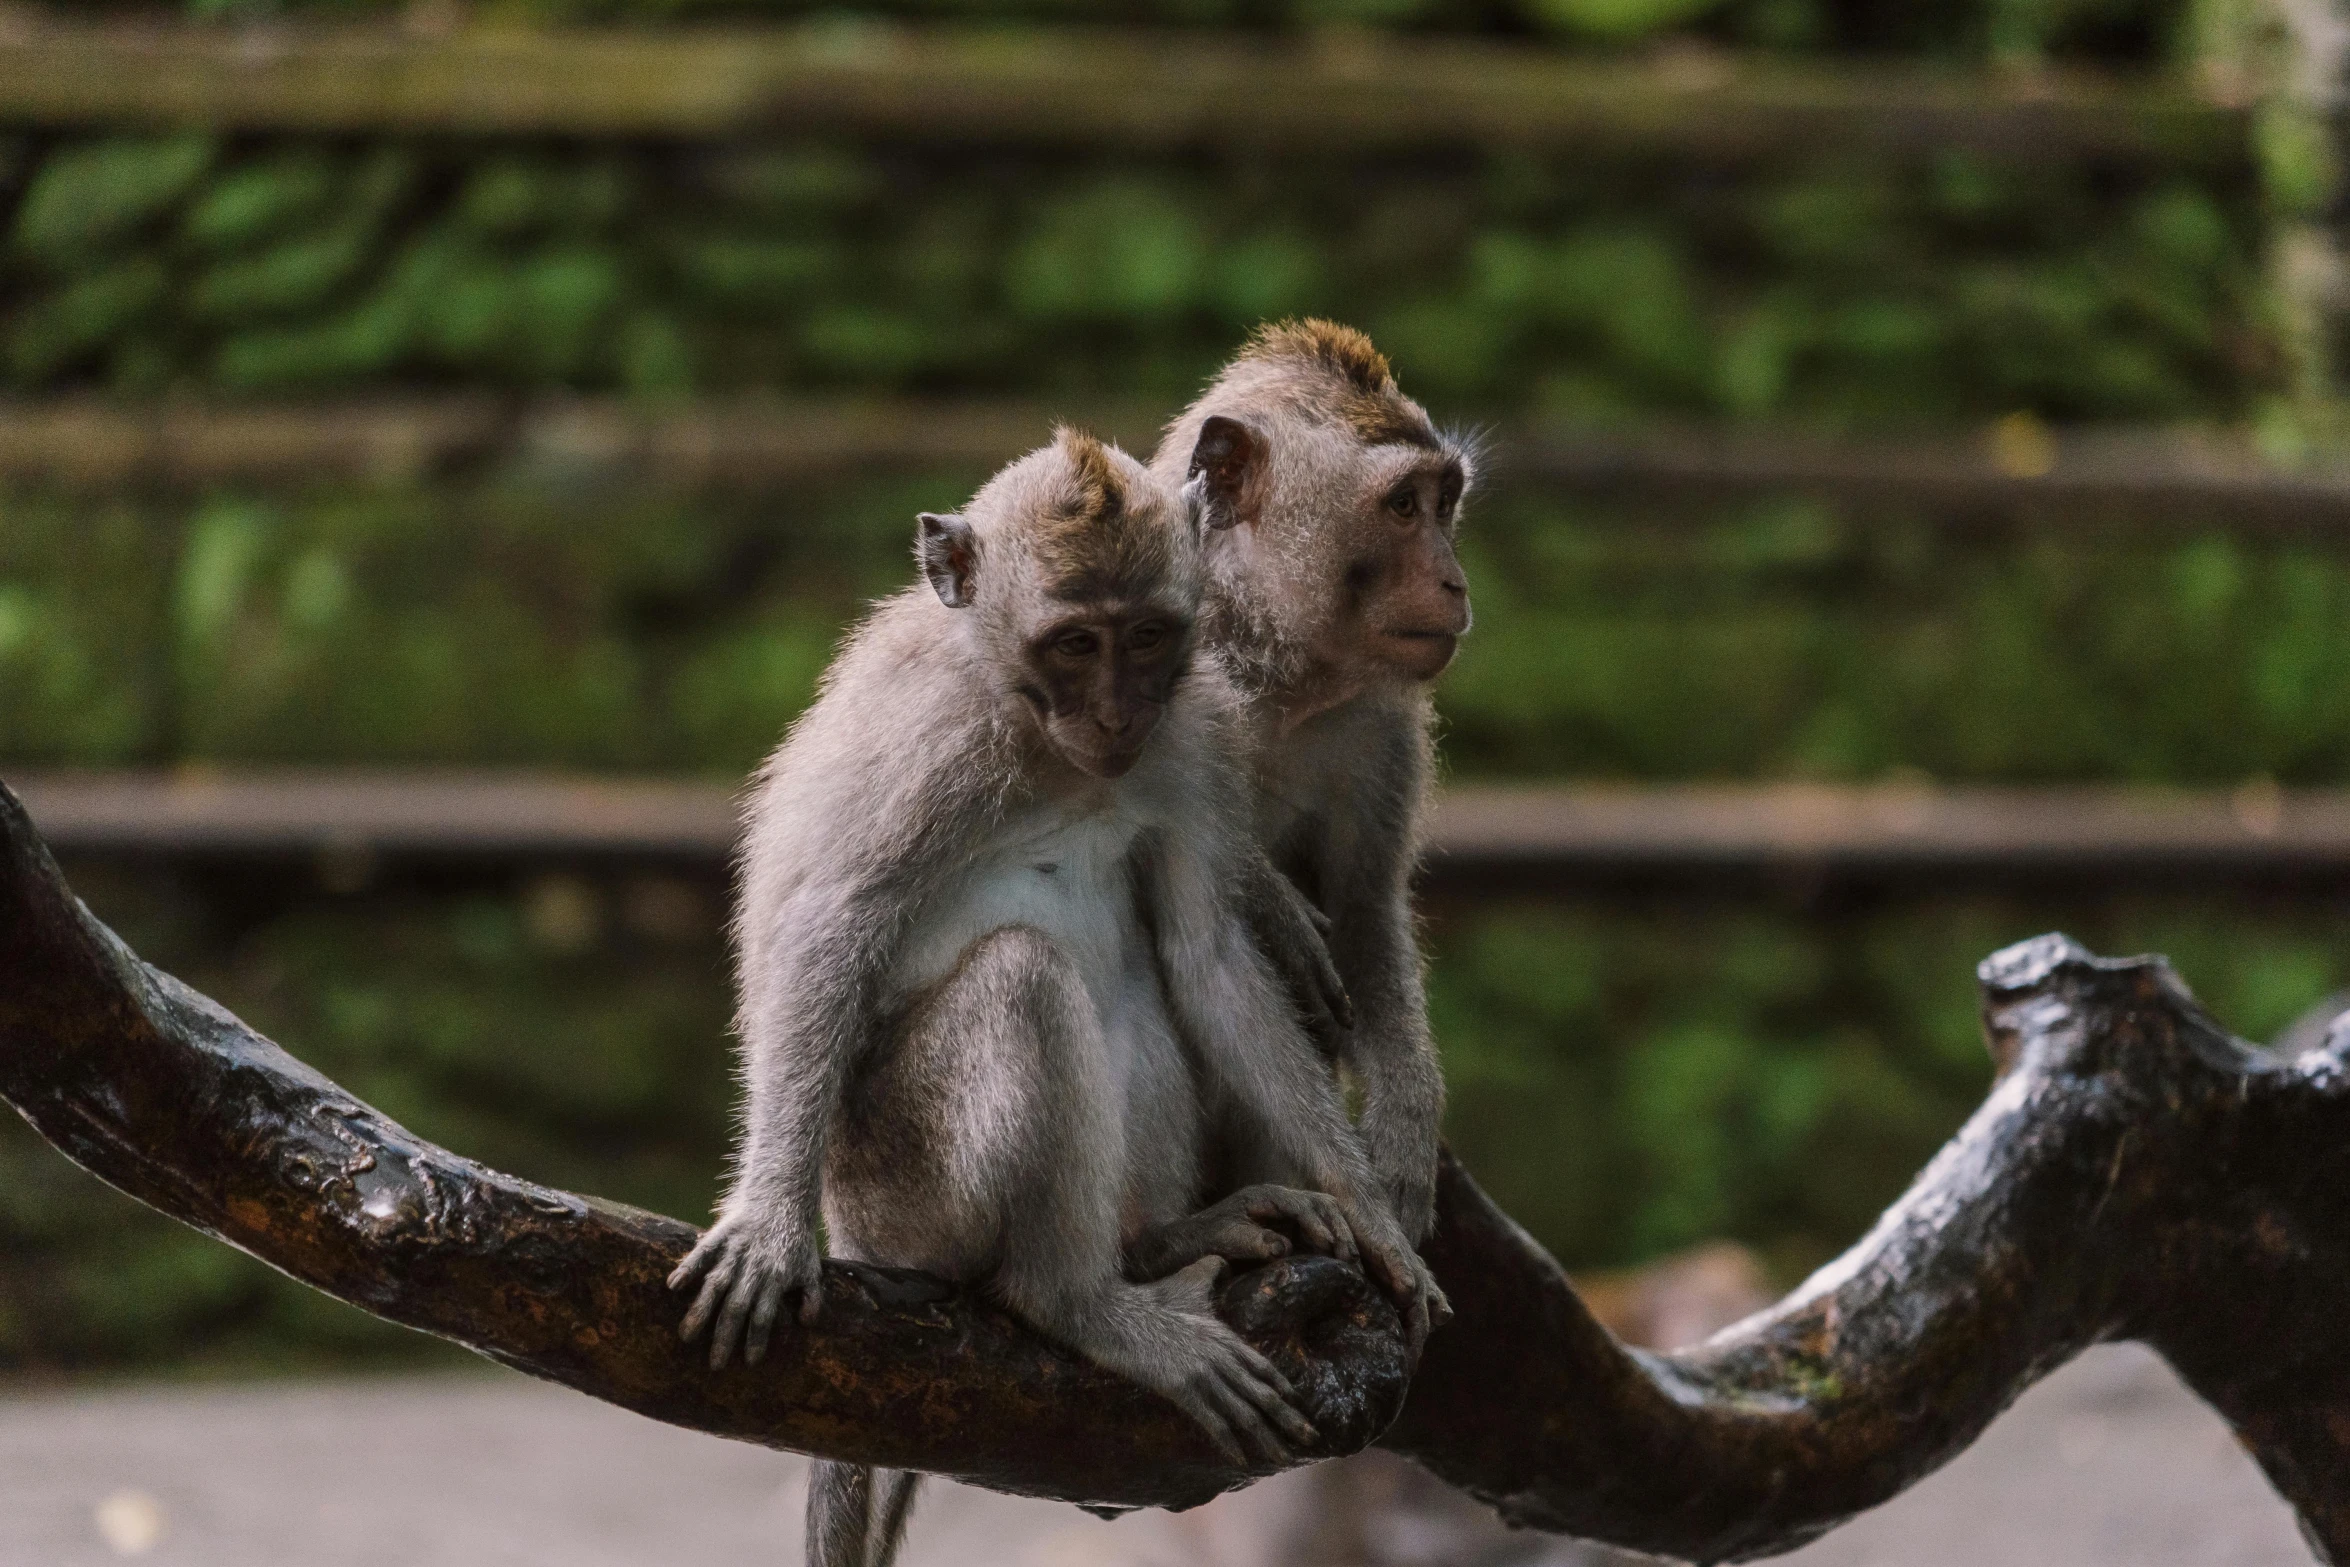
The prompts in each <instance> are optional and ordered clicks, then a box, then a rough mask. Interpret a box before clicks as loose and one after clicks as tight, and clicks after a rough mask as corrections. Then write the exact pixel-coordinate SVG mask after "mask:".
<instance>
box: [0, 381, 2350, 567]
mask: <svg viewBox="0 0 2350 1567" xmlns="http://www.w3.org/2000/svg"><path fill="white" fill-rule="evenodd" d="M1166 412H1167V411H1166V410H1164V409H1160V408H1150V407H1142V406H1115V405H1110V406H1105V405H1102V404H1099V403H1086V404H1084V405H1083V406H1077V405H1074V404H1055V403H1051V402H1046V401H1041V400H1039V401H1021V400H1016V399H990V400H975V401H964V402H941V401H886V402H885V401H874V400H863V401H858V400H831V401H824V400H815V399H790V400H784V399H748V400H743V401H737V402H710V403H703V404H698V405H691V406H687V407H684V408H677V407H664V408H639V407H632V406H631V405H629V404H626V403H623V402H619V401H609V400H588V399H582V400H560V401H547V402H539V403H515V402H510V401H502V400H500V399H498V398H495V397H488V396H467V395H458V396H453V397H447V398H441V399H433V400H420V401H410V402H388V401H378V402H369V403H357V404H345V405H340V406H337V405H333V404H289V405H285V406H276V407H272V406H247V405H237V404H209V405H208V404H203V403H179V402H167V403H157V404H148V405H138V404H122V403H109V402H101V401H96V400H69V401H55V402H29V403H28V402H19V403H6V402H0V484H28V485H38V486H56V487H62V488H65V489H86V490H94V491H101V492H112V491H118V490H121V489H123V488H125V487H130V486H136V487H148V488H153V487H162V488H182V489H201V488H204V487H207V486H211V485H221V484H246V483H253V484H264V485H281V486H283V485H309V484H316V483H321V482H327V483H347V482H357V483H395V484H413V483H423V482H429V481H433V480H437V479H442V478H445V477H448V476H451V475H454V474H461V473H464V472H467V471H472V470H477V469H479V468H482V467H484V466H489V467H496V468H499V469H502V470H519V471H522V472H524V473H535V474H539V475H543V476H550V477H556V476H560V477H579V476H586V477H591V478H594V479H596V480H598V481H613V482H621V483H633V484H642V485H648V486H653V487H659V488H671V489H704V488H716V489H742V490H754V491H755V490H759V489H764V488H768V487H774V486H781V485H783V484H786V483H788V482H790V481H794V480H798V479H801V478H805V477H808V476H810V475H822V474H854V473H859V472H872V471H890V470H894V469H900V468H907V467H915V468H933V469H943V470H966V469H967V470H971V471H973V472H975V473H976V472H978V471H983V470H985V469H988V468H992V467H994V466H995V465H996V464H998V463H1001V462H1003V461H1005V460H1006V459H1007V458H1009V457H1011V456H1013V455H1015V454H1016V453H1018V452H1020V451H1023V450H1025V449H1026V448H1028V447H1029V446H1032V445H1034V444H1035V443H1036V441H1038V440H1039V439H1041V438H1042V436H1043V434H1044V432H1045V431H1046V430H1048V429H1049V428H1051V426H1052V424H1053V423H1054V421H1055V420H1056V419H1062V418H1072V417H1077V418H1082V420H1083V421H1084V422H1085V423H1087V424H1088V425H1089V426H1090V427H1091V428H1094V429H1096V430H1098V431H1100V432H1101V433H1102V434H1104V435H1107V436H1110V437H1113V438H1115V439H1118V440H1120V441H1122V442H1124V443H1125V444H1126V445H1127V446H1128V447H1129V448H1130V449H1132V450H1136V451H1148V450H1149V448H1150V446H1151V445H1152V443H1153V442H1154V441H1155V440H1156V438H1157V433H1158V429H1159V426H1160V425H1161V423H1162V422H1163V421H1164V419H1165V416H1166ZM1492 457H1493V461H1492V463H1491V465H1490V466H1491V469H1492V472H1493V477H1494V478H1495V480H1496V481H1497V483H1498V484H1500V485H1502V486H1505V487H1515V488H1517V489H1519V490H1521V491H1523V490H1529V489H1535V490H1551V491H1556V492H1559V493H1561V494H1570V495H1576V496H1584V497H1591V498H1600V499H1605V498H1623V499H1627V500H1634V501H1639V502H1642V503H1643V504H1644V505H1656V504H1668V505H1669V504H1674V503H1704V502H1711V501H1720V500H1736V499H1739V498H1742V497H1747V496H1758V495H1770V494H1799V495H1809V496H1814V497H1817V498H1819V499H1822V500H1828V501H1835V502H1849V503H1852V504H1854V505H1858V506H1869V507H1878V508H1897V509H1900V510H1904V511H1909V512H1915V513H1920V514H1923V515H1927V516H1933V517H1940V518H1945V519H1952V520H1965V519H1968V518H1972V517H1977V516H1984V515H2000V516H2016V517H2023V518H2027V519H2030V520H2031V521H2033V522H2034V523H2036V524H2038V525H2041V526H2048V527H2067V526H2075V525H2082V524H2090V523H2110V522H2125V523H2129V524H2132V525H2136V526H2146V527H2161V526H2166V525H2170V526H2180V527H2190V528H2209V527H2215V526H2218V527H2230V528H2237V529H2243V530H2247V531H2265V532H2285V533H2307V532H2320V533H2327V532H2333V531H2336V530H2345V529H2350V465H2345V464H2343V463H2342V462H2340V461H2339V460H2335V459H2329V460H2328V461H2326V462H2324V463H2318V464H2309V465H2293V464H2289V463H2283V462H2278V461H2274V460H2270V459H2268V458H2264V457H2263V456H2262V455H2261V454H2260V453H2259V452H2258V451H2257V450H2256V449H2255V448H2254V447H2253V446H2252V445H2251V444H2250V443H2248V442H2247V441H2245V440H2244V439H2242V438H2240V437H2236V436H2233V435H2229V434H2227V433H2224V432H2220V431H2213V430H2167V429H2142V430H2128V429H2115V430H2089V431H2074V432H2064V433H2058V432H2052V431H2049V430H2047V429H2045V428H2044V427H2041V426H2038V425H2035V424H2028V423H2027V424H2021V425H2019V424H2017V423H2016V422H2014V421H2010V422H2009V423H2006V424H2003V425H1999V426H1994V427H1991V428H1988V429H1985V430H1982V431H1979V432H1977V433H1975V434H1974V435H1972V436H1939V437H1917V438H1910V439H1885V438H1878V439H1871V440H1859V439H1844V440H1836V439H1828V438H1824V437H1816V436H1805V435H1801V434H1795V433H1790V432H1783V431H1782V432H1769V431H1750V430H1706V429H1702V428H1680V429H1668V430H1654V429H1651V430H1647V431H1642V432H1608V431H1595V430H1588V429H1575V428H1571V427H1564V426H1559V425H1550V424H1542V423H1520V424H1514V425H1505V426H1502V427H1500V428H1499V429H1498V430H1497V431H1496V432H1495V434H1494V438H1493V441H1492Z"/></svg>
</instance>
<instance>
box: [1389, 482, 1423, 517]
mask: <svg viewBox="0 0 2350 1567" xmlns="http://www.w3.org/2000/svg"><path fill="white" fill-rule="evenodd" d="M1387 509H1388V510H1389V511H1391V512H1393V513H1395V514H1396V515H1397V516H1398V517H1402V518H1406V519H1409V518H1413V517H1417V516H1418V515H1420V490H1419V486H1417V485H1412V484H1399V485H1397V486H1396V487H1395V488H1394V490H1392V491H1391V492H1389V494H1388V497H1387Z"/></svg>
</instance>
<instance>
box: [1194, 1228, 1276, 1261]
mask: <svg viewBox="0 0 2350 1567" xmlns="http://www.w3.org/2000/svg"><path fill="white" fill-rule="evenodd" d="M1204 1240H1205V1243H1206V1244H1205V1247H1204V1249H1205V1250H1206V1251H1208V1252H1209V1253H1211V1254H1212V1255H1214V1256H1218V1257H1222V1258H1224V1259H1226V1260H1227V1261H1230V1262H1271V1261H1272V1260H1273V1259H1274V1258H1276V1257H1286V1256H1288V1255H1289V1237H1288V1236H1286V1235H1284V1234H1282V1233H1281V1232H1280V1231H1279V1230H1269V1229H1267V1228H1265V1226H1263V1225H1262V1224H1258V1223H1256V1222H1254V1221H1253V1220H1249V1219H1228V1220H1226V1221H1225V1222H1223V1223H1222V1224H1219V1225H1217V1226H1216V1227H1215V1228H1214V1229H1213V1230H1210V1231H1209V1232H1208V1234H1207V1235H1206V1236H1205V1237H1204Z"/></svg>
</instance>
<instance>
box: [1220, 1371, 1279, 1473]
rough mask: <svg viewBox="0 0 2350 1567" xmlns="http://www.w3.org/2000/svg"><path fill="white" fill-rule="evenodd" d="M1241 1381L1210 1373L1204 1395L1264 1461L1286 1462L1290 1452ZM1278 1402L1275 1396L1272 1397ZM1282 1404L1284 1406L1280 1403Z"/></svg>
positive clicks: (1230, 1426) (1265, 1412) (1264, 1412)
mask: <svg viewBox="0 0 2350 1567" xmlns="http://www.w3.org/2000/svg"><path fill="white" fill-rule="evenodd" d="M1247 1386H1248V1385H1247V1384H1246V1383H1245V1382H1244V1381H1241V1380H1239V1379H1235V1378H1227V1377H1212V1378H1210V1379H1209V1382H1208V1393H1207V1396H1208V1398H1209V1399H1210V1400H1211V1401H1212V1402H1214V1404H1215V1405H1216V1408H1217V1412H1218V1413H1220V1414H1221V1415H1222V1416H1223V1417H1224V1420H1225V1422H1226V1423H1227V1425H1228V1426H1229V1428H1230V1429H1232V1430H1235V1431H1237V1432H1239V1433H1240V1435H1241V1437H1242V1439H1243V1440H1245V1441H1246V1442H1247V1443H1248V1445H1249V1446H1250V1447H1252V1448H1254V1449H1255V1450H1256V1452H1257V1454H1258V1456H1259V1457H1261V1458H1263V1459H1264V1460H1265V1461H1266V1462H1267V1463H1274V1464H1283V1465H1286V1464H1289V1463H1290V1462H1292V1461H1293V1456H1294V1455H1292V1454H1291V1452H1290V1451H1289V1447H1288V1444H1286V1443H1284V1442H1283V1441H1282V1440H1281V1434H1280V1432H1278V1431H1276V1430H1274V1429H1273V1423H1272V1422H1271V1421H1270V1420H1268V1419H1267V1418H1266V1414H1267V1411H1265V1410H1263V1409H1261V1408H1259V1407H1258V1406H1257V1401H1256V1399H1255V1398H1254V1397H1253V1396H1252V1394H1251V1392H1250V1391H1247V1390H1246V1389H1247ZM1275 1403H1276V1405H1279V1400H1275ZM1281 1407H1286V1406H1281Z"/></svg>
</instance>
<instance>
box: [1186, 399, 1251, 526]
mask: <svg viewBox="0 0 2350 1567" xmlns="http://www.w3.org/2000/svg"><path fill="white" fill-rule="evenodd" d="M1265 451H1266V444H1265V438H1264V437H1263V436H1262V435H1259V434H1258V433H1257V432H1256V431H1255V430H1253V429H1251V428H1250V427H1249V426H1248V425H1246V424H1244V423H1242V422H1241V421H1240V420H1238V419H1233V418H1229V417H1227V416H1225V415H1223V414H1210V415H1208V416H1207V418H1205V419H1203V420H1201V421H1200V427H1199V441H1198V442H1197V444H1195V445H1194V446H1193V447H1192V449H1191V470H1190V472H1189V473H1188V474H1187V475H1186V477H1187V478H1190V479H1194V480H1197V481H1198V482H1199V484H1200V487H1201V489H1202V490H1203V491H1204V493H1205V498H1206V502H1207V507H1206V514H1205V521H1206V522H1207V525H1208V526H1209V527H1211V528H1230V527H1236V526H1238V525H1239V524H1240V523H1243V522H1248V521H1251V520H1253V518H1254V514H1255V512H1256V504H1255V503H1256V499H1257V496H1256V491H1257V489H1258V485H1257V482H1256V481H1257V479H1258V476H1259V475H1260V474H1261V473H1262V471H1263V469H1264V466H1265Z"/></svg>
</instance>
